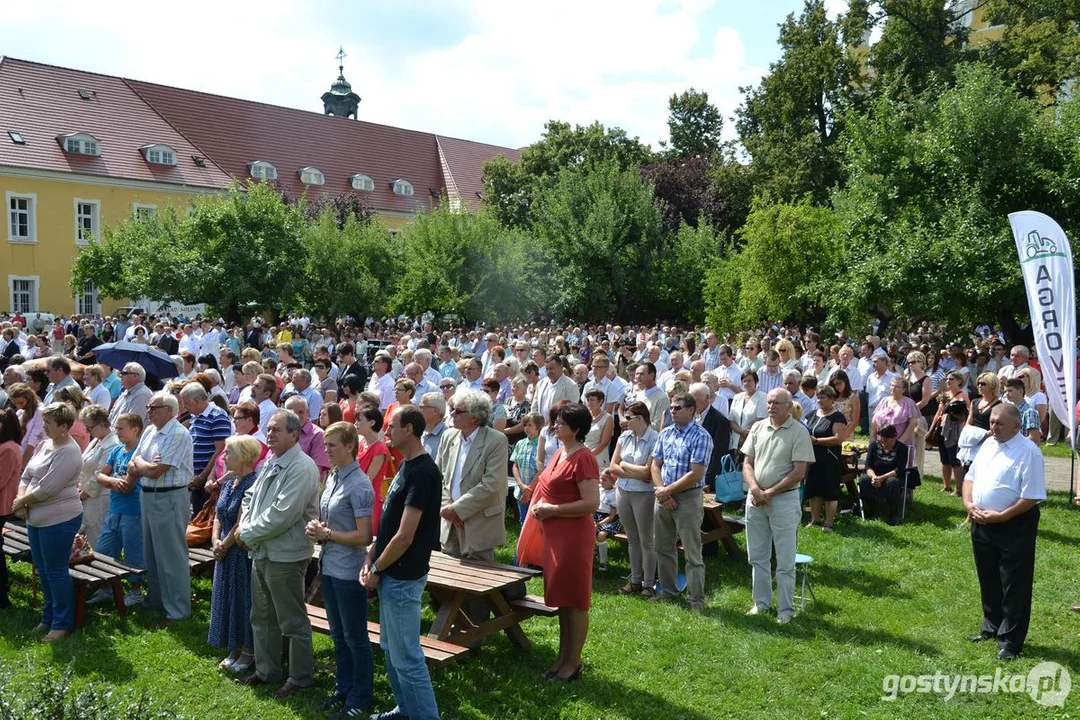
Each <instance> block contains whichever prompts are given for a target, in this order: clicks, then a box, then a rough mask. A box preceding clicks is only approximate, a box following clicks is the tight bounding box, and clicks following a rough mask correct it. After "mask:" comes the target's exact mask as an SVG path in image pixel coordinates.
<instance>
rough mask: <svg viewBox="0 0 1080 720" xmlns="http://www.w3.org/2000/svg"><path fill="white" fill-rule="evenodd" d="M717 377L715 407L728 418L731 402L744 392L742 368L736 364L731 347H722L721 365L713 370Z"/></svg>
mask: <svg viewBox="0 0 1080 720" xmlns="http://www.w3.org/2000/svg"><path fill="white" fill-rule="evenodd" d="M713 374H715V375H716V384H717V390H716V400H715V401H714V402H713V407H715V408H716V409H717V410H719V411H720V413H721V414H722V415H723V416H724V417H727V416H728V412H729V410H730V408H731V401H732V400H734V399H735V396H736V395H738V394H739V393H741V392H742V389H743V387H742V374H743V371H742V368H740V367H739V366H738V365H737V364H736V363H735V355H734V353H733V352H732V351H731V346H730V345H721V346H720V364H719V365H717V366H716V369H715V370H713Z"/></svg>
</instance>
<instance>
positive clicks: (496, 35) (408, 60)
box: [0, 0, 765, 146]
mask: <svg viewBox="0 0 1080 720" xmlns="http://www.w3.org/2000/svg"><path fill="white" fill-rule="evenodd" d="M716 2H717V0H684V1H682V2H674V3H673V2H664V1H663V0H627V2H621V3H617V2H612V1H610V0H607V1H604V2H599V1H593V0H584V1H582V0H576V1H571V0H550V1H549V2H545V3H523V2H506V1H505V0H470V1H467V2H466V0H457V8H458V10H459V12H460V13H462V17H463V18H464V19H465V20H467V22H466V23H464V26H466V27H468V28H470V30H469V32H468V34H467V35H466V36H465V37H462V38H461V39H460V40H459V41H458V42H457V43H456V44H453V45H451V46H449V47H442V48H438V49H423V48H422V47H418V48H407V47H406V48H402V49H401V51H400V53H387V52H386V51H385V50H384V49H381V48H378V49H377V48H375V47H374V46H370V45H369V46H364V45H363V44H361V43H359V41H356V40H354V41H353V42H350V39H349V38H350V27H355V26H359V24H361V23H363V22H364V21H365V20H364V12H363V6H361V5H355V6H354V5H351V4H350V5H347V6H346V7H347V10H346V14H347V15H348V16H349V17H346V18H344V19H343V21H342V22H341V23H339V24H335V25H334V26H324V25H318V24H317V21H316V20H315V19H314V18H315V15H316V13H315V12H314V10H313V8H314V7H315V6H314V5H312V3H310V2H287V1H286V0H263V1H262V2H259V3H253V2H243V3H241V2H220V1H219V2H210V1H209V0H188V1H187V2H185V3H184V4H183V9H182V10H180V11H177V9H176V7H175V6H171V5H167V4H162V3H145V2H138V3H137V2H133V1H132V0H116V1H115V2H109V3H103V4H100V5H99V6H98V7H97V9H96V11H93V10H90V9H89V8H88V6H87V4H77V5H76V4H74V3H68V2H60V1H59V0H47V1H45V2H40V1H39V2H38V3H36V4H31V3H24V2H13V1H12V0H0V17H3V18H5V20H4V23H3V27H2V28H0V47H2V48H4V49H5V52H7V53H9V54H11V55H13V56H16V57H22V58H25V59H29V60H37V61H41V62H47V63H54V64H58V65H67V66H71V67H76V68H79V69H86V70H96V71H100V72H105V73H109V74H116V75H122V76H126V77H133V78H137V79H140V80H148V81H152V82H159V83H163V84H170V85H177V86H180V87H185V88H191V89H196V90H204V91H207V92H212V93H220V94H225V95H231V96H237V97H243V98H247V99H253V100H260V101H263V102H268V103H273V104H280V105H286V106H290V107H299V108H304V109H309V110H315V111H318V110H320V109H321V108H320V104H319V100H318V98H319V95H321V94H322V93H323V92H324V91H325V90H326V89H328V87H329V85H330V83H331V82H332V81H333V79H334V75H335V70H336V68H335V67H334V60H333V55H334V52H335V51H336V49H337V46H338V44H339V43H343V44H344V45H345V49H346V51H347V52H348V53H349V57H348V58H347V59H346V61H345V65H346V67H345V74H346V77H347V78H348V79H349V81H350V82H351V83H352V85H353V89H354V90H355V91H356V92H357V93H358V94H359V95H360V96H361V97H362V98H363V101H362V103H361V105H360V116H361V118H363V119H365V120H370V121H372V122H379V123H384V124H388V125H396V126H400V127H407V128H413V129H418V130H427V131H432V132H438V133H442V134H447V135H453V136H458V137H464V138H468V139H472V140H480V141H486V142H493V143H500V144H507V145H512V146H519V145H525V144H528V143H530V142H533V141H534V140H536V139H537V138H538V137H539V135H540V133H541V132H542V129H543V124H544V122H546V121H547V120H549V119H559V120H565V121H568V122H571V123H582V124H584V123H589V122H592V121H593V120H599V121H600V122H602V123H604V124H605V125H617V126H620V127H622V128H624V129H625V130H626V131H627V132H628V133H629V134H630V135H638V136H640V137H641V139H642V140H643V141H645V142H648V143H652V144H655V143H656V141H657V140H659V139H660V138H662V137H665V136H666V134H667V126H666V119H667V100H668V97H669V96H670V95H671V94H672V93H676V92H681V91H682V90H685V89H686V88H688V87H690V86H694V87H696V88H698V89H699V90H705V91H707V92H708V93H709V96H710V99H711V100H712V101H713V102H714V103H715V104H716V105H717V106H718V107H719V108H720V110H721V111H722V113H723V114H724V116H725V122H726V125H727V126H728V127H727V128H726V130H727V134H728V135H731V134H732V128H731V127H730V125H731V123H730V122H728V121H727V118H728V117H730V116H731V115H732V113H733V112H734V109H735V108H736V107H737V105H738V104H739V101H740V95H739V92H738V87H739V86H740V85H749V84H753V83H756V82H757V81H758V80H759V79H760V77H761V76H762V75H763V74H764V73H765V70H764V69H763V68H759V67H752V66H751V65H749V64H748V62H747V60H746V53H745V49H744V45H743V42H742V41H741V39H740V36H739V33H738V32H737V31H736V30H734V29H732V28H726V27H721V28H720V29H718V30H717V31H716V32H715V34H714V35H712V36H711V37H706V38H701V37H700V36H699V29H698V28H699V26H702V25H704V24H705V23H704V22H703V19H704V16H705V14H706V13H707V12H709V11H710V10H712V11H716V10H717V9H718V8H717V7H716ZM414 11H416V12H422V7H420V8H414ZM318 14H320V15H322V14H323V13H318ZM702 48H704V51H702ZM694 55H696V56H694Z"/></svg>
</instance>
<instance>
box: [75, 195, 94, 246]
mask: <svg viewBox="0 0 1080 720" xmlns="http://www.w3.org/2000/svg"><path fill="white" fill-rule="evenodd" d="M74 205H75V244H76V245H79V246H80V247H86V246H87V245H89V244H90V241H89V240H88V239H87V238H85V237H80V235H82V234H83V230H84V229H85V228H84V227H83V223H82V218H83V217H84V216H83V215H81V214H80V213H79V206H80V205H90V206H92V207H93V210H92V211H91V213H90V234H91V235H92V236H93V237H94V239H95V240H96V239H98V238H100V237H101V201H100V200H87V199H86V198H75V201H74Z"/></svg>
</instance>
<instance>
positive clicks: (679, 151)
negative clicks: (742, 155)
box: [660, 88, 724, 159]
mask: <svg viewBox="0 0 1080 720" xmlns="http://www.w3.org/2000/svg"><path fill="white" fill-rule="evenodd" d="M723 130H724V118H723V116H722V115H720V111H719V110H717V109H716V106H715V105H713V104H712V103H711V102H709V93H707V92H705V91H704V90H701V91H698V90H695V89H694V88H690V89H689V90H686V91H684V92H683V93H682V94H681V95H672V96H671V98H670V99H669V100H668V134H669V139H668V141H667V142H661V143H660V145H661V146H662V147H668V146H670V154H672V155H674V157H675V158H678V159H685V158H691V157H699V156H701V157H706V158H709V157H712V155H714V154H715V153H716V152H717V151H719V150H720V145H721V139H720V136H721V134H722V133H723Z"/></svg>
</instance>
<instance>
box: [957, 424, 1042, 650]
mask: <svg viewBox="0 0 1080 720" xmlns="http://www.w3.org/2000/svg"><path fill="white" fill-rule="evenodd" d="M990 434H991V437H988V438H987V439H986V440H984V441H983V444H982V447H980V448H979V452H978V454H977V455H976V456H975V460H974V461H973V462H972V463H971V468H970V469H969V470H968V472H967V475H966V476H965V477H964V508H965V509H966V510H967V511H968V516H969V517H970V518H971V547H972V550H973V551H974V553H975V570H976V572H977V573H978V576H979V591H980V593H981V595H982V606H983V624H982V629H981V630H980V632H979V634H978V635H975V636H973V637H971V638H969V639H970V640H972V641H973V642H980V641H982V640H992V639H996V640H997V643H998V648H999V650H998V659H999V660H1013V659H1015V658H1016V656H1017V655H1019V654H1020V651H1021V650H1023V648H1024V639H1025V638H1026V637H1027V631H1028V625H1029V623H1030V621H1031V590H1032V584H1033V582H1034V579H1035V533H1036V531H1037V530H1038V528H1039V503H1040V502H1042V501H1043V500H1046V486H1045V481H1044V475H1043V456H1042V453H1041V452H1040V451H1039V446H1038V445H1036V444H1035V443H1033V442H1032V441H1031V440H1029V439H1028V438H1026V437H1024V436H1023V435H1022V434H1021V433H1020V411H1019V410H1017V408H1016V406H1015V405H1010V404H1008V403H1003V404H1001V405H998V406H997V407H995V408H994V410H993V411H992V412H991V413H990Z"/></svg>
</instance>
